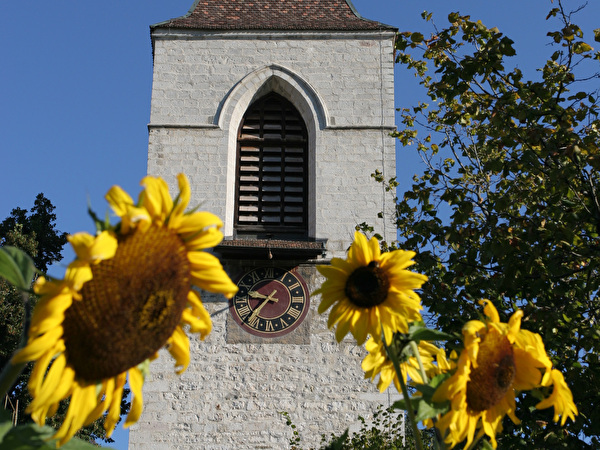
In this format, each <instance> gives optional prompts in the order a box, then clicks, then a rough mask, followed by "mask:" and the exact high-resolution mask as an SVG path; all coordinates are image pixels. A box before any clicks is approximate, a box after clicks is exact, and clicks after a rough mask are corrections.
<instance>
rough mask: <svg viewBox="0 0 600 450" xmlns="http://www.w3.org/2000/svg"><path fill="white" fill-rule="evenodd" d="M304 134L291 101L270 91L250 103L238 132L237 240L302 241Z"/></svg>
mask: <svg viewBox="0 0 600 450" xmlns="http://www.w3.org/2000/svg"><path fill="white" fill-rule="evenodd" d="M307 164H308V134H307V130H306V125H305V123H304V121H303V119H302V116H301V115H300V113H299V112H298V110H297V109H296V108H295V107H294V105H293V104H292V103H290V102H289V101H288V100H286V99H285V98H283V97H282V96H281V95H278V94H275V93H271V94H268V95H266V96H265V97H262V98H260V99H259V100H257V101H255V102H254V103H252V104H251V105H250V107H249V108H248V110H247V111H246V114H245V115H244V117H243V119H242V122H241V124H240V128H239V131H238V140H237V176H236V207H235V218H234V227H235V230H236V234H237V236H240V237H241V236H248V237H251V238H257V239H270V238H275V239H306V238H307V236H308V211H307V209H308V202H307V198H308V192H307V190H308V167H307Z"/></svg>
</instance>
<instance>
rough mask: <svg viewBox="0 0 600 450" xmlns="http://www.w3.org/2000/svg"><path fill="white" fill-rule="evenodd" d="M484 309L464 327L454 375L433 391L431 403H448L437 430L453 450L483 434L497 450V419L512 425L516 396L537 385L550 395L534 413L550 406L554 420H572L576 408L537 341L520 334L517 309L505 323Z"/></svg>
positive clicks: (486, 305)
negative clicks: (550, 387)
mask: <svg viewBox="0 0 600 450" xmlns="http://www.w3.org/2000/svg"><path fill="white" fill-rule="evenodd" d="M480 303H481V304H482V305H483V306H484V314H485V318H484V320H483V321H479V320H472V321H470V322H467V323H466V324H465V326H464V327H463V341H464V349H463V350H462V352H461V354H460V356H459V358H458V361H457V363H456V371H455V372H454V373H453V374H452V376H450V378H448V379H447V380H446V381H444V383H442V385H441V386H440V387H439V388H438V389H437V391H436V392H435V394H434V397H433V401H435V402H443V401H447V400H449V401H450V405H451V406H450V410H449V411H448V412H447V413H446V414H444V415H443V416H442V417H441V418H440V419H439V420H438V421H437V424H436V426H437V427H438V429H439V430H440V431H441V433H442V435H444V436H445V441H446V443H447V444H449V445H450V446H451V448H452V447H454V446H455V445H456V444H458V443H460V442H462V441H464V440H465V439H466V440H467V442H466V447H469V446H470V445H471V443H472V442H473V440H474V439H478V438H479V437H481V436H483V435H484V434H485V435H487V436H488V437H489V438H490V441H491V443H492V445H493V447H494V448H496V446H497V443H496V434H497V433H499V432H500V431H502V419H503V418H504V416H505V415H508V416H509V417H510V418H511V420H512V421H513V422H514V423H515V424H518V423H519V419H518V418H517V416H516V415H515V408H516V404H515V392H516V391H524V390H531V389H535V388H539V387H542V386H546V387H549V386H552V385H553V386H554V389H553V392H552V394H551V395H550V396H549V397H548V398H546V399H545V400H543V401H542V402H540V403H538V404H537V405H536V407H537V408H538V409H543V408H548V407H550V406H553V407H554V412H555V415H554V420H555V421H558V417H559V416H562V422H561V424H563V425H564V423H565V421H566V419H567V417H570V418H571V420H575V415H577V408H576V407H575V404H574V403H573V396H572V394H571V391H570V390H569V388H568V387H567V385H566V383H565V382H564V378H563V376H562V374H561V373H560V372H559V371H558V370H556V369H553V368H552V362H551V361H550V359H549V358H548V355H547V353H546V350H545V348H544V343H543V342H542V338H541V337H540V335H539V334H537V333H532V332H530V331H527V330H521V317H522V316H523V313H522V311H520V310H519V311H517V312H515V313H514V314H513V315H512V316H511V318H510V319H509V321H508V323H503V322H500V317H499V315H498V311H497V310H496V308H495V307H494V305H493V304H492V303H491V302H490V301H489V300H482V301H481V302H480Z"/></svg>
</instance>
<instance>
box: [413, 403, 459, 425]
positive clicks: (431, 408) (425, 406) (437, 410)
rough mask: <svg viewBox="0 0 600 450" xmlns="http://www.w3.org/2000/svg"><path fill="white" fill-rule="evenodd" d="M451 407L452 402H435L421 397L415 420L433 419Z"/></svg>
mask: <svg viewBox="0 0 600 450" xmlns="http://www.w3.org/2000/svg"><path fill="white" fill-rule="evenodd" d="M448 408H450V402H449V401H448V402H444V403H433V402H431V403H430V402H427V401H426V400H425V399H421V401H420V402H419V404H418V406H417V414H416V415H415V420H416V421H417V422H422V421H423V420H427V419H431V418H433V417H436V416H437V415H438V414H444V413H446V412H447V411H448Z"/></svg>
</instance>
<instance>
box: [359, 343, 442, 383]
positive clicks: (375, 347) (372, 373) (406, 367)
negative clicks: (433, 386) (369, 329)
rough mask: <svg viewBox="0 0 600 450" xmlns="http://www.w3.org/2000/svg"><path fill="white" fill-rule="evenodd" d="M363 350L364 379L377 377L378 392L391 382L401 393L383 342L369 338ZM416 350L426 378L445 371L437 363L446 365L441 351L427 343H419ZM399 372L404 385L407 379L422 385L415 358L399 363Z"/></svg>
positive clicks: (396, 375)
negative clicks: (364, 351) (366, 352)
mask: <svg viewBox="0 0 600 450" xmlns="http://www.w3.org/2000/svg"><path fill="white" fill-rule="evenodd" d="M392 347H393V344H392ZM365 348H366V349H367V351H368V352H369V354H368V355H367V356H366V357H365V359H363V362H362V369H363V370H364V372H365V378H369V379H371V380H374V379H375V377H377V375H379V380H378V382H377V388H378V389H379V391H380V392H383V391H385V390H386V389H387V388H388V386H389V385H390V383H391V382H392V381H393V382H394V386H396V389H397V390H398V392H402V388H401V386H400V380H399V378H398V374H397V373H396V370H395V368H394V363H393V362H392V360H391V359H390V358H389V356H388V354H387V351H386V348H385V345H384V343H383V341H379V340H377V339H374V338H372V337H371V338H369V340H367V343H366V344H365ZM418 349H419V354H420V355H421V362H422V363H423V368H424V369H425V374H426V375H427V377H428V378H431V377H433V376H435V375H437V374H438V373H440V372H441V371H444V369H446V366H444V365H442V366H439V363H442V364H445V363H446V358H445V352H444V350H443V349H440V348H438V347H436V346H435V345H433V344H431V343H429V342H427V341H421V342H419V344H418ZM392 350H393V349H392ZM436 359H437V361H438V365H436V364H434V363H435V361H436ZM400 370H401V372H402V377H403V378H404V382H405V383H406V382H407V381H408V379H411V380H412V381H413V382H414V383H418V384H423V383H424V380H423V377H422V376H421V371H420V368H419V363H418V361H417V358H416V357H415V356H411V357H409V358H408V359H407V360H405V361H403V362H401V363H400Z"/></svg>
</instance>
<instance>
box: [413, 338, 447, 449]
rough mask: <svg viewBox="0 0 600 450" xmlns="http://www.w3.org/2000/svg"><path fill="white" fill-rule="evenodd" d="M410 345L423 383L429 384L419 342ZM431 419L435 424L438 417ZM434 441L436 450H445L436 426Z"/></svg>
mask: <svg viewBox="0 0 600 450" xmlns="http://www.w3.org/2000/svg"><path fill="white" fill-rule="evenodd" d="M409 345H410V349H411V351H412V353H413V355H415V358H417V362H418V363H419V371H420V372H421V378H422V379H423V384H427V383H429V378H428V377H427V373H426V372H425V366H424V365H423V360H422V359H421V352H419V347H418V346H417V343H416V342H415V341H410V344H409ZM431 420H432V421H433V424H434V425H435V423H436V422H437V419H436V418H435V417H433V418H432V419H431ZM433 443H434V447H435V449H436V450H444V449H445V448H446V444H444V441H442V439H441V435H440V432H439V430H438V429H437V428H435V440H434V441H433Z"/></svg>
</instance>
